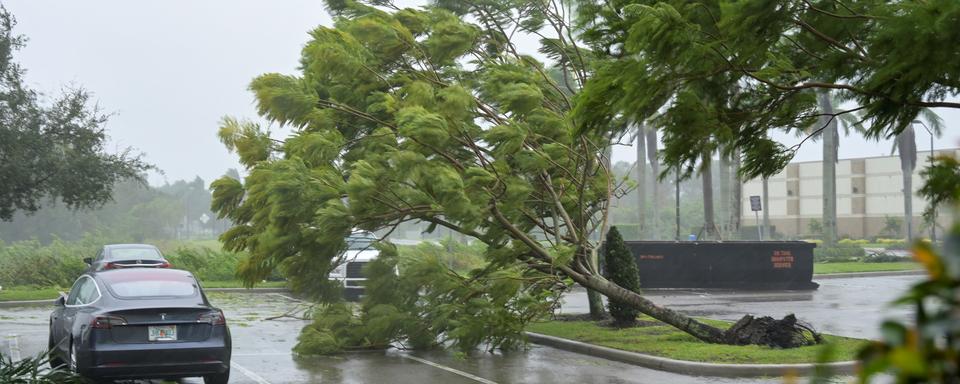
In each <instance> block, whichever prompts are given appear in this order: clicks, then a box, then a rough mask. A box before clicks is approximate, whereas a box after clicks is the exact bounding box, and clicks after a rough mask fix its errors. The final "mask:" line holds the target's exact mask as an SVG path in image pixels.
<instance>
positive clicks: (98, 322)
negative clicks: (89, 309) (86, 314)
mask: <svg viewBox="0 0 960 384" xmlns="http://www.w3.org/2000/svg"><path fill="white" fill-rule="evenodd" d="M114 325H127V319H124V318H122V317H120V316H109V315H100V316H97V317H94V318H93V320H92V321H90V328H98V329H110V327H113V326H114Z"/></svg>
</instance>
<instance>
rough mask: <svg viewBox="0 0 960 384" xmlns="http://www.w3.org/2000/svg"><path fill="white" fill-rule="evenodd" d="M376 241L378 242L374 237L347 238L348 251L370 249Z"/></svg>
mask: <svg viewBox="0 0 960 384" xmlns="http://www.w3.org/2000/svg"><path fill="white" fill-rule="evenodd" d="M374 241H377V239H376V238H374V237H368V236H350V237H347V249H348V250H351V251H362V250H365V249H370V248H371V246H372V245H373V242H374Z"/></svg>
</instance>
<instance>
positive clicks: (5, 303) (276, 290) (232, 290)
mask: <svg viewBox="0 0 960 384" xmlns="http://www.w3.org/2000/svg"><path fill="white" fill-rule="evenodd" d="M203 291H204V292H228V293H287V292H290V289H288V288H250V289H247V288H204V290H203ZM54 300H56V299H49V300H15V301H0V308H6V307H20V306H39V305H53V302H54Z"/></svg>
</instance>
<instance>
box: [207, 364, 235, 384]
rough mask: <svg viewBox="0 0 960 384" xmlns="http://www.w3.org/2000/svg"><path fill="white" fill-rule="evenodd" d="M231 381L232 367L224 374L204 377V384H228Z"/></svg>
mask: <svg viewBox="0 0 960 384" xmlns="http://www.w3.org/2000/svg"><path fill="white" fill-rule="evenodd" d="M228 381H230V367H229V366H227V370H226V371H223V373H217V374H213V375H206V376H204V377H203V383H204V384H227V382H228Z"/></svg>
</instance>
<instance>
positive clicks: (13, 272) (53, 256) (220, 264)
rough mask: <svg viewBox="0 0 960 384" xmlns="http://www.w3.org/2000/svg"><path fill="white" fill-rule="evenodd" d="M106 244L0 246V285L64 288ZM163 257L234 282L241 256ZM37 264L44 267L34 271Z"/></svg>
mask: <svg viewBox="0 0 960 384" xmlns="http://www.w3.org/2000/svg"><path fill="white" fill-rule="evenodd" d="M109 243H112V242H111V241H109V238H107V237H105V236H103V235H102V234H88V235H86V236H84V237H83V238H82V239H81V240H80V241H64V240H60V239H54V241H52V242H51V243H50V244H47V245H43V244H41V243H40V242H38V241H36V240H27V241H17V242H13V243H9V244H4V243H0V282H2V285H3V286H4V289H5V290H6V289H9V288H10V287H21V288H22V287H52V288H62V289H68V288H69V287H70V286H71V285H73V282H74V280H76V278H77V276H80V274H81V273H83V271H84V270H85V269H86V268H87V265H86V264H85V263H84V262H83V258H85V257H94V256H96V254H97V252H98V251H99V250H100V248H101V247H102V246H103V245H104V244H109ZM161 246H162V245H161ZM164 257H166V258H167V260H169V261H170V263H171V264H173V266H174V268H179V269H185V270H188V271H190V272H192V273H193V274H194V276H196V277H197V278H198V279H200V281H201V282H204V281H230V280H235V279H236V270H237V267H238V265H239V262H240V260H241V259H242V258H243V255H242V254H238V253H234V252H228V251H220V250H214V249H211V248H208V247H205V246H191V245H187V246H184V245H180V246H178V247H177V248H176V249H175V250H173V251H165V252H164ZM38 265H42V266H44V267H43V268H37V266H38ZM267 277H268V278H271V279H272V278H275V277H276V276H273V275H271V276H267ZM48 297H49V296H48Z"/></svg>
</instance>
